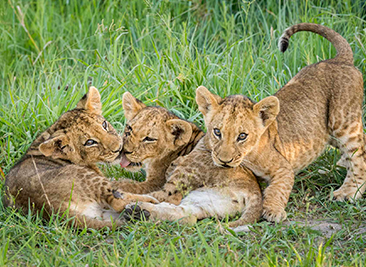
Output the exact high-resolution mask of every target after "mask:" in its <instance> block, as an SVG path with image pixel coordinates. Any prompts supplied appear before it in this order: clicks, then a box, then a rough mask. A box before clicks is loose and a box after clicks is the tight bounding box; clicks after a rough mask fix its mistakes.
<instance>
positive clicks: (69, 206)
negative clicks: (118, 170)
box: [4, 87, 156, 229]
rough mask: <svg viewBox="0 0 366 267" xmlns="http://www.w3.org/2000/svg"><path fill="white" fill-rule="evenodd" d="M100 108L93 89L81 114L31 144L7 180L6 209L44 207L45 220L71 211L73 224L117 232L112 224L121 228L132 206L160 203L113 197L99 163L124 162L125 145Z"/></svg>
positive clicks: (72, 113) (83, 101)
mask: <svg viewBox="0 0 366 267" xmlns="http://www.w3.org/2000/svg"><path fill="white" fill-rule="evenodd" d="M101 108H102V104H101V102H100V94H99V92H98V90H97V89H96V88H94V87H91V88H90V90H89V93H88V94H87V95H85V96H84V97H83V98H82V99H81V100H80V102H79V103H78V105H77V107H76V109H73V110H71V111H68V112H66V113H65V114H63V115H62V116H61V117H60V118H59V119H58V120H57V121H56V122H55V123H54V124H53V125H52V126H51V127H50V128H48V129H47V130H46V131H45V132H43V133H42V134H41V135H40V136H39V137H38V138H37V139H36V140H35V141H34V142H33V143H32V145H31V146H30V148H29V150H28V151H27V152H26V154H25V155H24V156H23V157H22V159H21V160H20V161H19V162H18V163H17V164H16V165H15V166H14V167H13V168H12V169H11V170H10V172H9V174H8V175H7V176H6V182H5V190H6V192H5V197H4V201H5V204H6V205H8V206H10V205H11V206H14V207H16V208H19V209H21V210H23V211H24V212H25V213H26V212H28V210H29V209H32V210H33V211H40V210H41V209H42V208H43V207H44V210H45V212H44V215H45V216H46V217H47V216H48V215H50V214H51V213H52V212H60V213H61V214H62V213H64V212H66V211H67V210H68V212H69V213H68V214H69V216H71V217H75V220H74V222H72V221H71V222H70V224H72V223H75V225H76V226H77V227H84V226H85V225H86V226H87V227H90V228H96V229H99V228H103V227H105V226H108V227H112V221H111V218H112V220H114V222H115V224H116V225H121V224H122V223H123V221H122V220H120V219H119V218H118V217H119V214H118V213H117V212H121V211H122V210H123V209H124V207H125V205H126V204H127V203H130V202H131V201H136V200H141V201H152V202H154V203H155V202H156V200H154V199H153V198H151V197H149V196H140V195H132V194H129V193H127V194H122V195H121V196H119V198H115V197H114V196H113V192H112V186H111V183H110V182H109V180H107V178H105V177H104V176H103V175H102V173H101V172H100V170H99V169H98V167H97V166H96V163H98V162H110V163H112V162H115V161H116V160H117V162H119V156H120V152H121V149H122V142H121V141H122V140H121V138H120V136H119V135H118V134H117V132H116V131H115V130H114V129H113V127H112V126H111V125H110V124H109V123H108V122H107V121H106V120H105V119H104V118H103V117H102V116H101V113H102V110H101ZM90 140H92V141H90ZM88 141H89V142H88ZM93 142H97V143H93ZM87 144H88V145H87ZM111 208H113V209H114V210H111Z"/></svg>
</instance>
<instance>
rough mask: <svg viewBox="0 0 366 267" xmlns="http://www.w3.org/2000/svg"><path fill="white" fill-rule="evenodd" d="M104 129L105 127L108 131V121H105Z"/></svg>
mask: <svg viewBox="0 0 366 267" xmlns="http://www.w3.org/2000/svg"><path fill="white" fill-rule="evenodd" d="M102 127H103V129H104V130H106V131H108V122H107V121H103V123H102Z"/></svg>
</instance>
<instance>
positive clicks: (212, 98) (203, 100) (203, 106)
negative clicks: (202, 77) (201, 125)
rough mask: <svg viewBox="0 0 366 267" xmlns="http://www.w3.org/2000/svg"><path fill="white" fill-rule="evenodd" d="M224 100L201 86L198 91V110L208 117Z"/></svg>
mask: <svg viewBox="0 0 366 267" xmlns="http://www.w3.org/2000/svg"><path fill="white" fill-rule="evenodd" d="M221 101H222V98H221V97H219V96H218V95H215V94H212V93H211V92H210V91H209V90H208V89H207V88H206V87H204V86H200V87H198V88H197V89H196V102H197V105H198V109H199V110H200V111H201V113H202V114H203V115H204V116H206V115H207V113H209V112H210V111H211V110H214V109H216V108H217V106H218V105H219V103H220V102H221Z"/></svg>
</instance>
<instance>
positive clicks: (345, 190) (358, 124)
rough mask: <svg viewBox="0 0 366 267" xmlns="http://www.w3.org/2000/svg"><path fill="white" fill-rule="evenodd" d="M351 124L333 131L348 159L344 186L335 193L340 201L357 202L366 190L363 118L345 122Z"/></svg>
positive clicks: (345, 157) (345, 124)
mask: <svg viewBox="0 0 366 267" xmlns="http://www.w3.org/2000/svg"><path fill="white" fill-rule="evenodd" d="M347 121H349V122H350V123H349V124H348V125H347V123H344V124H343V127H342V126H341V127H339V129H336V130H334V131H333V136H334V137H335V138H336V139H337V140H338V142H339V148H340V149H341V151H342V152H343V154H344V159H346V164H345V165H346V168H347V176H346V179H345V180H344V182H343V185H342V186H341V187H340V188H339V189H338V190H336V191H334V197H335V199H336V200H338V201H342V200H345V199H350V200H355V199H358V198H360V197H362V194H363V192H364V191H365V189H366V174H365V171H366V161H365V141H364V133H363V128H362V119H361V116H359V117H358V119H357V120H345V122H347Z"/></svg>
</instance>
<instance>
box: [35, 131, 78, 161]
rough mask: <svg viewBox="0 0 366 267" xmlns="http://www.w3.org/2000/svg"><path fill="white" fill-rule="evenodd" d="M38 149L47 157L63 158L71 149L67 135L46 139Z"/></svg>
mask: <svg viewBox="0 0 366 267" xmlns="http://www.w3.org/2000/svg"><path fill="white" fill-rule="evenodd" d="M38 149H39V151H40V152H41V153H42V154H43V155H45V156H46V157H52V158H54V159H57V158H62V157H63V156H65V155H66V153H67V152H68V151H70V150H71V148H70V146H69V145H68V140H67V137H66V136H65V135H60V136H57V137H54V138H51V139H48V140H46V141H45V142H43V143H42V144H40V145H39V147H38Z"/></svg>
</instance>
